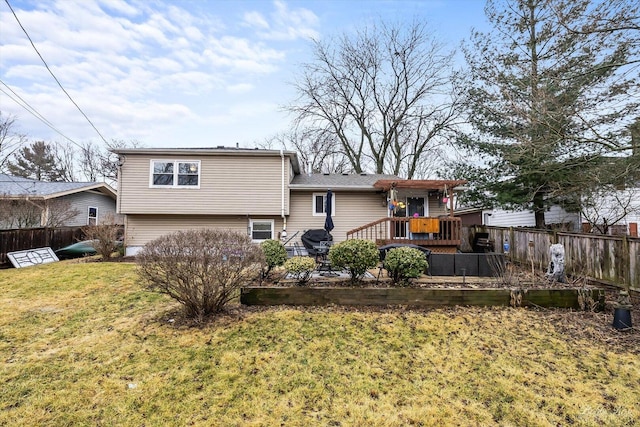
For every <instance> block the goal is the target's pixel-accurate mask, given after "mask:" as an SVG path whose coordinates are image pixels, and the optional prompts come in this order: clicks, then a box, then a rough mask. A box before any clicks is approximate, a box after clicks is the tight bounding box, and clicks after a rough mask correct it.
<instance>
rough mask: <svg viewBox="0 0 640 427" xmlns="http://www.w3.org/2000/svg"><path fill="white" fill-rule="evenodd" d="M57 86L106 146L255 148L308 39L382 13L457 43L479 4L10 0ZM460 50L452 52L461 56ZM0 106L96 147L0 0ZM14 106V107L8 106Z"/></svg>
mask: <svg viewBox="0 0 640 427" xmlns="http://www.w3.org/2000/svg"><path fill="white" fill-rule="evenodd" d="M9 3H10V4H11V6H12V7H13V9H14V11H15V13H16V15H17V16H18V19H19V20H20V22H21V23H22V25H23V26H24V28H25V29H26V31H27V32H28V34H29V36H30V37H31V39H32V40H33V43H34V44H35V46H36V48H37V49H38V51H39V52H40V54H41V55H42V57H43V58H44V60H45V61H46V62H47V64H48V65H49V67H50V69H51V70H52V71H53V73H54V74H55V76H56V77H57V78H58V80H59V81H60V83H61V84H62V86H63V87H64V88H65V89H66V91H67V92H68V93H69V94H70V95H71V97H72V98H73V100H74V101H75V102H76V103H77V104H78V105H79V106H80V108H81V109H82V111H83V112H84V113H85V114H86V115H87V116H88V117H89V119H90V120H91V122H92V123H93V124H94V125H95V127H96V128H97V129H98V131H99V132H100V134H102V135H103V136H104V137H105V138H106V139H107V140H111V139H118V140H126V141H129V140H136V141H139V142H141V143H143V144H144V145H145V146H148V147H205V146H218V145H225V146H234V145H236V144H239V145H240V146H241V147H253V146H255V143H256V142H262V141H264V140H265V139H266V138H269V137H270V136H272V135H274V134H276V133H278V132H281V131H284V130H286V129H287V128H288V126H289V122H290V117H288V116H287V114H286V113H284V112H283V111H282V108H281V107H282V106H283V105H285V104H287V103H289V102H291V101H292V100H293V99H294V97H295V92H294V91H293V89H292V87H291V82H292V81H293V80H294V79H295V76H296V74H297V73H298V72H299V70H300V67H299V65H300V64H301V63H303V62H305V61H309V60H310V59H311V48H310V43H309V39H310V38H316V39H327V38H330V37H333V36H339V35H340V34H342V33H345V32H350V31H353V30H354V29H355V28H356V27H358V26H362V25H365V24H366V23H367V22H372V21H376V20H379V19H380V18H384V19H390V20H393V21H399V22H402V21H411V20H413V19H419V20H425V21H427V22H428V24H429V26H430V28H432V29H433V31H434V32H435V33H436V34H437V35H438V37H439V38H440V39H441V40H442V42H444V43H446V44H447V45H448V46H450V47H451V48H452V49H454V48H458V47H459V45H460V42H461V40H462V39H464V38H467V37H468V36H469V33H470V29H471V28H472V27H475V28H484V26H485V25H486V23H485V22H486V21H485V17H484V13H483V8H484V1H482V0H422V1H419V0H416V1H392V0H387V1H382V0H380V1H377V0H372V1H348V0H343V1H341V0H317V1H298V0H290V1H280V0H276V1H272V0H252V1H248V0H247V1H243V0H238V1H231V0H216V1H212V0H208V1H206V0H202V1H198V0H183V1H153V0H151V1H149V0H140V1H138V0H75V1H73V0H53V1H51V0H49V1H37V0H20V1H19V0H9ZM458 50H459V49H458ZM0 80H1V81H0V110H1V111H2V113H3V114H11V115H14V116H16V118H17V125H18V129H17V130H19V131H20V132H22V133H25V134H27V136H28V137H29V139H30V140H40V139H42V140H45V141H60V142H62V141H65V138H64V137H63V136H61V135H60V134H59V133H57V132H56V131H54V130H52V129H51V128H50V127H48V126H46V125H45V124H43V122H42V121H41V120H39V119H37V118H36V117H34V115H32V114H31V113H29V112H28V111H27V110H26V109H25V108H23V107H22V106H21V105H19V104H25V103H26V104H28V106H29V107H30V108H32V109H34V110H36V111H37V114H39V115H40V116H41V117H43V118H44V119H46V120H47V121H48V122H49V123H50V124H52V125H53V127H55V128H56V129H57V130H58V131H59V132H60V133H62V134H64V135H65V136H66V137H68V138H70V139H72V140H74V141H76V142H85V141H95V142H101V141H102V139H101V137H100V136H99V135H98V133H97V132H96V131H95V130H94V129H93V127H92V126H91V124H90V123H88V122H87V120H86V119H85V118H84V117H83V115H82V114H81V113H80V112H79V111H78V109H76V107H75V106H74V105H73V103H72V102H71V101H70V100H69V98H68V97H67V96H66V95H65V94H64V92H63V91H62V90H61V89H60V87H59V86H58V85H57V83H56V82H55V80H54V78H53V77H52V76H51V75H50V74H49V72H48V71H47V69H46V68H45V66H44V65H43V63H42V61H41V60H40V58H39V57H38V55H37V53H36V52H35V50H34V49H33V47H32V46H31V44H30V42H29V40H28V39H27V37H26V35H25V34H24V32H23V31H22V29H21V28H20V26H19V25H18V23H17V21H16V19H15V18H14V16H13V14H12V13H11V10H10V9H9V7H8V6H7V4H6V3H5V2H4V1H2V2H0ZM16 101H18V102H16Z"/></svg>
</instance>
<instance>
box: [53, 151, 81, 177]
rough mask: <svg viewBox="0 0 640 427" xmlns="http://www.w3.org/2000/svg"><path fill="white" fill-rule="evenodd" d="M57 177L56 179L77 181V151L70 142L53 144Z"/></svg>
mask: <svg viewBox="0 0 640 427" xmlns="http://www.w3.org/2000/svg"><path fill="white" fill-rule="evenodd" d="M51 150H52V152H53V158H54V161H55V168H54V170H55V171H56V175H57V179H56V181H63V182H74V181H76V173H75V169H76V151H75V150H74V148H73V147H72V146H70V145H68V144H62V143H59V142H58V143H55V144H53V145H52V146H51Z"/></svg>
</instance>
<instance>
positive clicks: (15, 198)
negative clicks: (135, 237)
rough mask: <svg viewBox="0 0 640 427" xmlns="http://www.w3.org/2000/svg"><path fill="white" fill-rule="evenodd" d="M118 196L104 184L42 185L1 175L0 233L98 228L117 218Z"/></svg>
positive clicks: (47, 183) (53, 183) (30, 180)
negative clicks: (103, 223) (37, 228)
mask: <svg viewBox="0 0 640 427" xmlns="http://www.w3.org/2000/svg"><path fill="white" fill-rule="evenodd" d="M116 199H117V195H116V192H115V190H113V189H112V188H111V187H110V186H109V185H107V184H105V183H104V182H45V181H38V180H35V179H29V178H22V177H17V176H11V175H6V174H0V229H12V228H30V227H44V226H83V225H92V224H100V223H101V222H102V221H103V220H104V219H105V218H106V217H107V216H111V217H113V218H115V220H116V222H118V223H122V216H121V215H118V214H116Z"/></svg>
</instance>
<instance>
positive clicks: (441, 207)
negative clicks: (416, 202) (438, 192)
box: [429, 197, 448, 218]
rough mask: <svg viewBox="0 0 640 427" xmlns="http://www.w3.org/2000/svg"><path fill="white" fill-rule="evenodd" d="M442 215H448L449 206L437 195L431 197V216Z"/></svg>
mask: <svg viewBox="0 0 640 427" xmlns="http://www.w3.org/2000/svg"><path fill="white" fill-rule="evenodd" d="M441 215H448V212H447V207H446V206H445V204H444V203H442V201H440V200H439V199H438V198H437V197H430V198H429V216H430V217H432V218H434V217H439V216H441Z"/></svg>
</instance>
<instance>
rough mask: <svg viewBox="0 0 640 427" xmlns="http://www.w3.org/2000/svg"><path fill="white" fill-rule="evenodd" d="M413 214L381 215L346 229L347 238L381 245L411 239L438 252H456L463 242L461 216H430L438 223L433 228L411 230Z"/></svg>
mask: <svg viewBox="0 0 640 427" xmlns="http://www.w3.org/2000/svg"><path fill="white" fill-rule="evenodd" d="M413 219H414V218H400V217H392V218H381V219H379V220H377V221H374V222H372V223H369V224H365V225H363V226H362V227H358V228H356V229H353V230H351V231H348V232H347V239H364V240H371V241H374V242H375V243H376V244H377V245H378V246H382V245H387V244H391V243H409V244H413V245H418V246H423V247H426V248H430V249H432V250H434V251H436V252H455V250H456V249H457V248H458V246H460V243H461V231H462V222H461V220H460V218H455V217H440V218H430V219H431V220H433V221H431V224H433V223H435V226H434V228H432V229H431V230H429V229H425V230H419V231H431V232H412V231H411V230H412V229H413V230H415V229H416V228H415V227H414V224H412V223H411V222H412V220H413Z"/></svg>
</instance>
